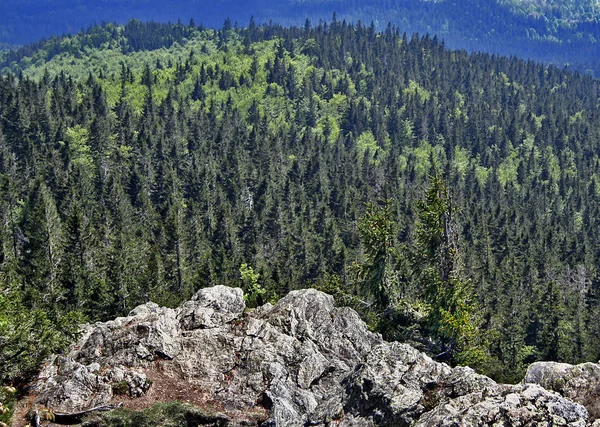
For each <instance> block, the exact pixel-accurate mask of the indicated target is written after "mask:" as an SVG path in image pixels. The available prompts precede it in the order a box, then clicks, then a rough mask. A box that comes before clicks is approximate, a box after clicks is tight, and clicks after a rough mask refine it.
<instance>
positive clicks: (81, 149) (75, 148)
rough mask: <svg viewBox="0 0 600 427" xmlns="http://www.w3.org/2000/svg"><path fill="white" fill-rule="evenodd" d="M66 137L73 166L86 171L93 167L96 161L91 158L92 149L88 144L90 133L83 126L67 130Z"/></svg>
mask: <svg viewBox="0 0 600 427" xmlns="http://www.w3.org/2000/svg"><path fill="white" fill-rule="evenodd" d="M65 136H66V138H67V142H68V144H69V150H70V151H71V155H72V158H73V160H72V162H73V164H74V165H76V166H79V167H81V168H83V169H84V170H86V169H90V168H91V167H93V165H94V160H93V158H92V156H91V148H90V146H89V144H88V142H89V131H88V130H87V129H86V128H84V127H83V126H81V125H76V126H74V127H69V128H67V130H66V133H65Z"/></svg>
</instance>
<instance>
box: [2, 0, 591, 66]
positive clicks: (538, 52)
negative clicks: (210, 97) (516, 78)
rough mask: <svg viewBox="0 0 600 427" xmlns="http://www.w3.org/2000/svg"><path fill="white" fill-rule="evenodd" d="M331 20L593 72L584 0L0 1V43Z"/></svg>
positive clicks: (588, 10)
mask: <svg viewBox="0 0 600 427" xmlns="http://www.w3.org/2000/svg"><path fill="white" fill-rule="evenodd" d="M334 13H337V18H338V19H339V20H340V21H342V20H346V21H348V22H352V23H354V24H356V23H357V22H359V21H361V22H362V23H363V24H364V25H369V24H370V23H371V22H373V23H374V24H375V27H376V29H377V30H378V31H383V30H385V28H386V26H387V25H388V23H391V24H392V25H394V26H396V27H398V28H400V30H401V31H402V32H406V33H408V34H412V33H415V32H418V33H420V34H430V35H431V36H432V37H433V36H434V35H437V36H438V38H440V40H442V39H443V40H444V42H445V43H446V46H447V47H450V48H458V49H466V50H469V51H484V52H488V53H495V54H502V55H517V56H519V57H521V58H523V59H532V60H536V61H543V62H545V63H546V64H554V65H556V66H559V67H561V68H562V67H564V66H568V67H569V68H570V69H572V70H577V71H580V72H586V73H590V74H594V75H596V76H600V62H599V60H598V58H600V41H599V40H600V23H599V19H600V9H599V8H598V6H597V5H596V4H595V2H593V1H590V0H571V1H568V2H565V1H555V0H552V1H550V0H548V1H541V0H539V1H538V0H524V1H520V0H443V1H426V0H393V1H392V0H351V1H349V0H302V1H300V0H283V1H273V0H219V1H214V2H199V1H197V0H173V1H169V2H160V1H157V0H137V1H125V0H102V1H97V0H95V1H91V0H77V1H74V0H53V1H51V2H49V1H41V0H4V1H3V2H2V3H0V48H2V47H3V45H4V46H10V45H13V46H15V45H24V44H27V43H34V42H37V41H38V40H39V39H41V38H47V39H48V38H51V37H52V36H60V35H62V34H74V33H76V32H78V31H80V30H81V29H82V28H88V27H89V26H90V25H93V24H100V23H103V22H116V23H120V24H124V23H126V22H127V21H129V20H130V19H132V18H135V19H139V20H142V21H148V20H155V21H158V22H167V21H170V22H178V21H179V20H181V21H182V22H184V23H187V22H188V21H189V20H190V18H193V19H194V20H195V21H196V22H197V23H198V24H203V25H205V26H207V27H210V28H218V27H221V26H222V25H223V22H224V21H225V19H227V18H230V19H231V21H232V22H236V21H237V22H239V23H240V25H246V23H247V22H248V19H249V17H250V16H254V18H255V20H256V22H258V23H269V22H274V23H277V24H279V25H286V26H287V25H297V26H302V25H303V24H304V21H305V19H306V18H309V19H310V20H311V21H312V22H314V23H318V22H319V20H325V21H328V20H330V19H331V17H332V15H333V14H334Z"/></svg>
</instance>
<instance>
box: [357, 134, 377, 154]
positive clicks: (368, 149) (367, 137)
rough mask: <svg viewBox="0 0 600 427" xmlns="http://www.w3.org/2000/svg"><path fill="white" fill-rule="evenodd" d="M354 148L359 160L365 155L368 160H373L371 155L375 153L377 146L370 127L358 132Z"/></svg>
mask: <svg viewBox="0 0 600 427" xmlns="http://www.w3.org/2000/svg"><path fill="white" fill-rule="evenodd" d="M356 149H357V151H358V156H359V159H360V161H361V162H362V160H363V158H364V157H365V156H367V158H368V159H369V160H370V161H372V160H373V157H374V156H375V154H376V153H377V151H378V149H379V147H378V146H377V141H376V140H375V136H374V135H373V132H371V130H370V129H369V130H367V131H365V132H363V133H361V134H360V136H359V137H358V139H357V140H356Z"/></svg>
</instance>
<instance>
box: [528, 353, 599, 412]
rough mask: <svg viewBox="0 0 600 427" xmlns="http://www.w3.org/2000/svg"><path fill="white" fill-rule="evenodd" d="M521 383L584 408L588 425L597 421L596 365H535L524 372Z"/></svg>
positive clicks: (597, 391) (597, 378)
mask: <svg viewBox="0 0 600 427" xmlns="http://www.w3.org/2000/svg"><path fill="white" fill-rule="evenodd" d="M523 383H525V384H538V385H540V386H542V387H544V388H545V389H547V390H552V391H555V392H557V393H560V394H561V395H562V396H564V397H566V398H568V399H570V400H572V401H574V402H577V403H580V404H582V405H583V406H585V408H586V409H587V411H588V413H589V421H594V420H598V419H600V365H598V364H596V363H582V364H580V365H569V364H567V363H557V362H536V363H533V364H531V365H530V366H529V367H528V368H527V372H526V374H525V378H524V379H523Z"/></svg>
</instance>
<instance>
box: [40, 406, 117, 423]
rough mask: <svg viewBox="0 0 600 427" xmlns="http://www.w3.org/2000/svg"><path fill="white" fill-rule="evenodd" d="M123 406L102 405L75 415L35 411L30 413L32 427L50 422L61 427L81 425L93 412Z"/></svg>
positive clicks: (50, 410)
mask: <svg viewBox="0 0 600 427" xmlns="http://www.w3.org/2000/svg"><path fill="white" fill-rule="evenodd" d="M122 405H123V404H122V403H119V404H118V405H101V406H96V407H94V408H91V409H88V410H85V411H81V412H73V413H64V412H54V411H53V410H52V409H47V408H43V409H34V410H32V411H30V413H29V419H30V421H31V427H41V426H42V422H43V421H50V422H52V423H54V424H61V425H75V424H81V422H82V421H83V417H85V416H86V415H88V414H90V413H92V412H105V411H112V410H113V409H117V408H120V407H121V406H122Z"/></svg>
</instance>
